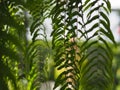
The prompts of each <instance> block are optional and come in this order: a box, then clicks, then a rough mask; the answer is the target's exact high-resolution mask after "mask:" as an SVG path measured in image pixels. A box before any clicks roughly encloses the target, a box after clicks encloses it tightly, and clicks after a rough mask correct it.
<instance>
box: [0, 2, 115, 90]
mask: <svg viewBox="0 0 120 90" xmlns="http://www.w3.org/2000/svg"><path fill="white" fill-rule="evenodd" d="M110 12H111V5H110V2H109V0H0V87H1V89H2V90H9V89H10V90H26V89H27V90H38V89H39V88H40V83H42V82H44V81H45V80H46V76H47V75H46V73H47V66H46V63H47V62H48V61H47V60H48V55H49V54H50V53H51V51H49V50H51V49H50V47H49V49H48V47H47V46H48V42H47V46H46V44H43V42H46V41H47V38H46V31H45V26H44V24H43V22H44V20H45V19H46V18H48V17H50V18H51V19H52V25H53V31H52V33H51V36H52V49H53V50H54V52H55V55H54V62H55V66H56V67H57V69H58V70H61V71H62V72H61V73H60V75H59V76H58V77H57V79H56V80H55V85H54V89H56V88H57V87H59V86H60V90H112V84H113V76H112V70H111V68H112V58H113V57H112V52H111V48H110V45H109V43H110V42H112V43H114V44H115V41H114V37H113V35H112V32H111V29H110V21H109V18H108V14H109V13H110ZM28 32H30V34H31V36H32V39H31V40H28V37H27V33H28ZM39 36H41V37H43V38H38V37H39ZM13 87H14V88H13Z"/></svg>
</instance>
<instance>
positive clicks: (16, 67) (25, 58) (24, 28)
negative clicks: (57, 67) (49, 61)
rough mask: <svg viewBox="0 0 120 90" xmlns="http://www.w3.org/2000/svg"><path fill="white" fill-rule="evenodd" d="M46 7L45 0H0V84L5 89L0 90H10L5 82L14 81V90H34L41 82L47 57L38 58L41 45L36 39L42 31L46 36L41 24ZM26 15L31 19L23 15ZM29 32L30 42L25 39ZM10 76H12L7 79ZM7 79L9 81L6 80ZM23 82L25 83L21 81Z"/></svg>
mask: <svg viewBox="0 0 120 90" xmlns="http://www.w3.org/2000/svg"><path fill="white" fill-rule="evenodd" d="M31 4H32V5H31ZM45 5H47V4H46V3H45V1H44V0H39V1H38V0H37V1H34V0H27V1H26V2H24V1H19V0H16V1H14V0H2V1H0V19H1V21H0V49H1V51H0V61H1V62H3V63H1V64H3V65H1V66H4V67H1V69H0V73H3V72H1V71H2V69H3V70H4V69H5V70H4V71H5V72H4V73H3V74H1V75H2V76H1V78H0V83H2V84H1V85H3V86H5V87H3V88H2V89H5V90H7V89H10V86H11V84H10V83H9V85H8V81H13V82H14V83H15V85H16V86H15V85H14V86H13V87H16V88H15V90H18V89H22V90H23V89H28V90H36V89H39V86H40V82H43V81H44V74H43V73H44V70H43V69H44V66H45V59H46V56H43V57H44V58H41V55H42V52H41V51H40V48H41V47H42V43H43V42H41V41H42V39H41V40H40V38H38V36H41V35H42V34H41V31H42V33H43V32H44V33H45V28H44V27H43V21H44V19H45V18H46V17H47V16H45V15H47V13H46V8H45V7H47V6H45ZM44 9H45V10H44ZM45 13H46V14H45ZM28 14H29V15H30V16H31V17H32V18H33V19H32V20H31V19H30V18H29V17H27V16H26V15H28ZM27 20H28V21H27ZM29 20H30V21H29ZM29 30H30V32H31V35H32V36H33V37H32V41H29V40H28V38H27V32H28V31H29ZM42 36H44V34H43V35H42ZM44 37H45V36H44ZM42 49H43V48H42ZM46 54H47V53H46ZM3 57H4V58H3ZM6 58H7V60H6ZM8 62H9V63H8ZM4 64H5V65H4ZM6 64H7V65H6ZM5 66H7V67H5ZM6 72H7V73H6ZM13 72H14V73H13ZM40 72H41V73H40ZM8 73H9V74H8ZM12 74H13V76H10V75H12ZM9 77H10V78H9ZM13 77H14V78H13ZM8 78H9V79H10V80H8V81H7V79H8ZM5 80H6V81H5ZM24 80H25V81H26V82H25V83H24V82H22V81H24ZM19 82H21V83H20V85H19ZM11 83H12V82H11ZM26 83H27V84H26ZM25 85H26V86H25ZM1 87H2V86H1Z"/></svg>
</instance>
